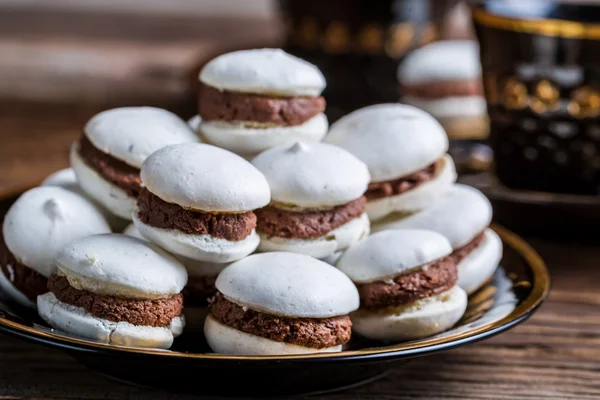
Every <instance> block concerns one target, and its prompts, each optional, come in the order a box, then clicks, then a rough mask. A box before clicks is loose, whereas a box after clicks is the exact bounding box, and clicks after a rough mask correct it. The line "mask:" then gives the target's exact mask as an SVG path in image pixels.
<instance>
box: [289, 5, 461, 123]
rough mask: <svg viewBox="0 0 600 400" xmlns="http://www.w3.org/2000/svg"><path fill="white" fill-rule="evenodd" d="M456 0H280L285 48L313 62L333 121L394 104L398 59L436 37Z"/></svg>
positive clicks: (396, 98)
mask: <svg viewBox="0 0 600 400" xmlns="http://www.w3.org/2000/svg"><path fill="white" fill-rule="evenodd" d="M457 3H458V0H376V1H372V0H327V1H322V0H279V2H278V4H279V7H280V10H281V12H282V14H283V18H284V21H285V26H286V39H285V46H284V47H285V50H286V51H288V52H289V53H291V54H294V55H296V56H298V57H301V58H303V59H305V60H307V61H310V62H312V63H313V64H316V65H317V66H318V67H319V68H320V69H321V71H322V72H323V74H324V75H325V78H326V79H327V88H326V89H325V91H324V93H323V95H324V96H325V98H326V99H327V109H326V113H327V117H328V118H329V121H330V122H334V121H335V120H336V119H338V118H339V117H341V116H342V115H344V114H347V113H348V112H351V111H353V110H356V109H357V108H361V107H365V106H367V105H371V104H376V103H387V102H397V101H398V98H399V88H398V83H397V81H396V70H397V68H398V63H399V62H400V60H401V59H402V57H404V55H405V54H406V53H407V52H409V51H410V50H412V49H414V48H416V47H418V46H421V45H423V44H426V43H429V42H431V41H434V40H436V39H438V38H439V35H440V26H441V22H442V19H443V17H444V16H445V15H446V13H447V12H448V11H449V10H450V9H451V7H452V6H453V5H455V4H457Z"/></svg>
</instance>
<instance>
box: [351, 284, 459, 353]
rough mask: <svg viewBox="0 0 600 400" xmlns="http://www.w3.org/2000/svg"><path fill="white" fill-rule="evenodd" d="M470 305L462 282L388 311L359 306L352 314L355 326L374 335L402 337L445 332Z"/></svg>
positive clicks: (367, 334) (390, 338)
mask: <svg viewBox="0 0 600 400" xmlns="http://www.w3.org/2000/svg"><path fill="white" fill-rule="evenodd" d="M466 309H467V294H466V293H465V291H464V290H462V289H461V288H460V287H459V286H458V285H456V286H454V287H453V288H452V289H450V290H447V291H445V292H443V293H440V294H438V295H435V296H432V297H427V298H424V299H421V300H417V301H414V302H412V303H410V304H408V305H406V306H403V307H398V308H397V309H392V310H389V311H387V312H386V313H381V312H377V311H375V312H370V311H366V310H359V311H357V312H355V313H352V314H351V315H350V318H351V319H352V330H353V331H354V332H357V333H358V334H360V335H362V336H364V337H368V338H371V339H377V340H384V341H402V340H412V339H419V338H423V337H427V336H431V335H435V334H436V333H440V332H443V331H445V330H447V329H449V328H451V327H452V326H454V324H456V323H457V322H458V321H459V320H460V319H461V318H462V316H463V314H464V313H465V310H466Z"/></svg>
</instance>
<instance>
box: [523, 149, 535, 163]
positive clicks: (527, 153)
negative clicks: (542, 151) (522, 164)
mask: <svg viewBox="0 0 600 400" xmlns="http://www.w3.org/2000/svg"><path fill="white" fill-rule="evenodd" d="M523 156H524V157H525V158H526V159H527V160H529V161H534V160H536V159H537V158H538V151H537V149H536V148H534V147H525V149H524V150H523Z"/></svg>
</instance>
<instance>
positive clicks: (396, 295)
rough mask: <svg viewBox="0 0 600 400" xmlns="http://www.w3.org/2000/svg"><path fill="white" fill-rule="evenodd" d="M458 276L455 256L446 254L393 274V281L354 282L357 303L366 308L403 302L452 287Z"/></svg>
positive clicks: (385, 306)
mask: <svg viewBox="0 0 600 400" xmlns="http://www.w3.org/2000/svg"><path fill="white" fill-rule="evenodd" d="M457 279H458V272H457V269H456V264H454V260H453V259H452V258H451V257H450V256H448V257H445V258H442V259H440V260H438V261H436V262H434V263H433V264H430V265H429V266H428V267H426V268H420V269H418V270H416V271H413V272H409V273H407V274H403V275H399V276H397V277H395V278H394V280H393V282H392V283H386V282H369V283H361V284H358V285H357V288H358V293H359V294H360V306H361V308H363V309H367V310H378V309H382V308H387V307H397V306H402V305H405V304H408V303H412V302H413V301H416V300H420V299H424V298H426V297H431V296H435V295H436V294H440V293H443V292H445V291H447V290H449V289H450V288H452V287H453V286H454V285H455V284H456V281H457Z"/></svg>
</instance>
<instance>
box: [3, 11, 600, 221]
mask: <svg viewBox="0 0 600 400" xmlns="http://www.w3.org/2000/svg"><path fill="white" fill-rule="evenodd" d="M566 3H567V4H569V3H572V2H571V1H567V2H566ZM576 3H577V4H586V3H588V4H593V3H594V2H593V1H583V2H581V1H578V2H576ZM556 4H557V3H555V2H553V1H545V0H523V1H517V0H488V1H477V2H470V4H469V5H468V4H467V3H465V2H463V1H459V0H378V1H369V0H328V1H326V2H324V1H320V0H252V1H248V0H201V1H200V0H171V1H162V0H53V1H51V2H50V1H46V0H0V55H1V56H0V103H1V104H0V140H1V143H2V145H1V146H0V171H2V172H1V173H0V194H2V195H3V196H7V195H9V194H11V193H18V192H19V191H21V190H23V189H25V188H28V187H31V186H34V185H36V184H38V183H39V182H40V181H41V180H42V179H43V178H45V177H46V176H47V175H48V174H49V173H51V172H53V171H55V170H58V169H60V168H63V167H66V166H67V164H68V161H67V152H68V147H69V144H70V143H71V142H72V141H73V140H74V139H75V138H76V137H78V136H79V134H80V132H81V129H82V126H83V124H84V123H85V122H86V121H87V119H89V118H90V117H91V116H92V115H94V114H95V113H97V112H99V111H101V110H104V109H107V108H112V107H118V106H126V105H150V106H156V107H163V108H166V109H169V110H171V111H173V112H175V113H177V114H178V115H180V116H181V117H182V118H184V119H187V118H190V117H192V116H193V115H195V114H196V93H197V88H196V85H197V75H198V71H199V69H200V68H201V67H202V65H203V63H205V62H206V61H207V60H209V59H211V58H212V57H214V56H216V55H218V54H221V53H224V52H227V51H231V50H236V49H244V48H254V47H282V48H284V49H285V50H286V51H288V52H290V53H293V54H295V55H298V56H299V57H302V58H305V59H307V60H308V61H310V62H313V63H315V64H317V65H318V67H319V68H320V69H321V70H322V71H323V72H324V74H325V76H326V78H327V83H328V85H327V88H326V90H325V92H324V96H325V98H326V100H327V111H326V112H327V115H328V118H329V120H330V122H334V121H335V120H336V119H337V118H339V117H340V116H342V115H344V114H345V113H347V112H350V111H352V110H354V109H356V108H359V107H363V106H366V105H369V104H374V103H382V102H396V101H399V98H400V91H401V90H400V88H399V83H398V81H397V78H396V71H397V69H398V66H399V65H400V64H401V62H402V60H403V59H405V57H406V56H407V54H410V53H411V52H413V51H414V50H416V49H419V48H421V47H423V46H426V45H428V44H430V43H433V42H436V41H439V40H445V39H469V40H474V41H477V42H478V43H480V44H482V46H481V48H482V53H481V54H482V64H483V67H484V68H483V74H484V78H485V79H483V81H485V82H481V83H485V85H484V87H485V92H486V93H485V94H486V100H487V102H488V109H489V110H491V111H492V113H491V115H490V116H491V119H492V124H491V127H492V129H491V133H490V138H488V137H487V136H483V137H482V136H481V135H477V137H475V136H473V137H469V135H468V134H467V135H462V136H461V137H460V138H459V139H456V140H454V139H453V138H451V139H453V140H451V143H452V144H451V154H452V155H453V156H454V158H455V161H456V163H457V165H458V167H459V169H460V173H461V178H460V179H461V180H463V181H464V182H466V183H469V184H473V185H474V186H478V187H479V188H480V189H481V190H483V191H484V192H485V193H486V194H487V195H488V197H490V198H491V200H492V202H493V203H494V206H495V215H496V217H497V218H498V219H499V220H500V222H506V224H507V225H508V226H509V227H512V228H514V229H518V230H527V229H529V228H531V227H534V228H536V229H538V230H539V228H542V230H547V227H548V224H549V220H552V221H553V223H552V226H553V227H554V230H555V231H560V232H562V231H564V230H565V229H566V228H568V229H570V230H571V231H578V232H579V231H583V232H590V231H593V232H598V230H599V229H598V221H600V211H599V210H600V207H599V204H600V203H599V201H598V199H599V198H598V194H599V193H600V172H599V171H600V156H598V155H597V153H596V151H597V150H598V154H600V146H599V145H598V143H599V141H600V135H599V134H598V132H600V125H598V126H596V125H595V123H596V121H597V120H598V118H599V115H600V92H597V91H596V90H597V86H598V85H597V82H596V80H598V79H599V78H598V76H600V75H599V74H598V73H597V71H596V67H595V65H597V62H596V61H594V60H591V59H590V54H600V53H599V52H597V50H598V48H597V47H594V46H595V43H596V42H594V43H590V40H591V39H595V38H594V37H591V36H590V37H587V36H586V37H583V36H581V35H580V36H577V37H573V36H572V37H566V38H565V37H562V35H563V33H565V32H567V31H566V30H564V29H563V30H561V29H562V28H560V26H559V27H558V28H556V26H555V25H556V24H555V23H554V22H548V21H545V20H544V21H542V22H540V24H541V25H540V26H539V29H538V28H536V27H535V26H532V24H530V23H525V24H522V23H523V18H530V17H532V16H533V17H534V18H550V17H551V18H565V19H567V20H572V21H580V22H581V23H583V22H585V21H586V19H590V16H591V15H596V14H597V13H598V11H597V10H598V9H599V8H600V7H592V8H585V7H583V8H578V7H579V6H575V8H573V7H570V6H564V5H563V6H561V7H558V6H556ZM471 6H472V7H476V6H477V7H479V8H478V11H477V12H478V15H479V17H478V19H477V18H475V19H474V18H473V15H472V14H473V13H472V10H474V8H473V9H472V8H471ZM569 7H570V8H569ZM594 13H595V14H594ZM596 16H597V15H596ZM594 18H595V17H591V20H592V21H593V20H594ZM567 22H569V21H567ZM578 23H579V22H578ZM548 24H550V25H548ZM582 26H583V25H582ZM553 27H554V28H556V29H558V30H556V31H553V30H552V29H554V28H553ZM580 28H581V27H580ZM536 29H537V30H536ZM586 29H587V28H585V27H583V28H581V29H580V30H579V31H578V32H580V33H581V32H587V30H586ZM590 32H600V29H596V30H593V29H592V30H590ZM567 33H568V32H567ZM586 35H587V34H586ZM584 39H585V40H584ZM565 46H566V47H565ZM586 46H588V47H586ZM589 46H591V47H589ZM586 57H587V58H586ZM592 58H593V57H592ZM590 62H593V64H591V65H592V66H591V70H590V71H587V70H586V67H585V66H586V65H590V64H589V63H590ZM586 63H587V64H586ZM565 65H566V66H569V68H571V67H573V66H575V67H576V68H575V71H574V72H575V74H576V75H577V73H578V72H577V68H579V70H585V71H584V73H581V71H579V72H580V75H581V76H584V77H585V79H584V80H585V82H583V83H584V84H585V85H583V86H582V87H581V88H579V89H581V90H580V91H576V92H575V93H574V94H572V90H573V87H570V86H568V84H567V86H565V87H563V86H561V85H562V83H561V82H560V79H558V78H556V77H557V76H559V74H557V73H555V71H556V70H559V72H560V71H563V70H565V68H563V67H564V66H565ZM555 66H556V67H557V68H554V67H555ZM525 67H528V68H529V69H527V68H525ZM521 70H523V71H526V72H527V71H528V73H529V75H528V76H527V77H525V78H523V77H519V76H518V74H519V73H520V71H521ZM515 71H516V72H515ZM513 72H514V73H515V74H517V75H514V74H513ZM513 75H514V76H513ZM515 76H517V78H518V79H517V78H515ZM561 76H562V75H561ZM521 78H523V81H521V80H519V79H521ZM554 78H556V79H554ZM515 79H516V80H515ZM553 79H554V80H553ZM557 79H558V80H557ZM575 89H577V88H575ZM569 96H571V97H572V98H570V97H569ZM565 98H566V99H565ZM561 101H562V102H563V103H564V107H565V115H562V114H556V115H554V114H552V115H550V114H548V113H547V112H546V111H548V110H550V111H552V112H554V111H557V110H558V109H554V108H552V107H554V106H555V105H559V104H562V103H561ZM498 104H499V106H498V107H496V105H498ZM490 107H491V108H490ZM567 108H568V110H569V111H568V112H567V111H566V110H567ZM540 110H541V111H540ZM573 110H575V111H577V115H575V114H573V112H572V111H573ZM590 110H591V111H590ZM558 111H560V110H558ZM507 121H509V122H510V123H507ZM511 121H512V122H511ZM588 123H589V124H591V125H589V124H588ZM524 132H526V133H527V132H528V133H527V134H525V133H524ZM467 133H468V132H467ZM525 138H527V139H525ZM492 148H493V149H501V152H496V154H494V156H498V157H494V158H496V159H494V158H492V154H493V153H492V151H491V149H492ZM495 161H497V163H496V164H494V162H495ZM495 171H496V172H499V173H500V174H499V175H498V176H499V177H500V178H501V179H500V180H499V179H498V176H496V174H495ZM556 212H560V213H561V215H564V216H565V220H566V221H568V223H567V225H564V224H562V225H561V224H556V223H555V222H556V221H555V218H553V215H556V214H555V213H556ZM523 216H526V217H527V218H524V217H523ZM582 227H583V228H582Z"/></svg>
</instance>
